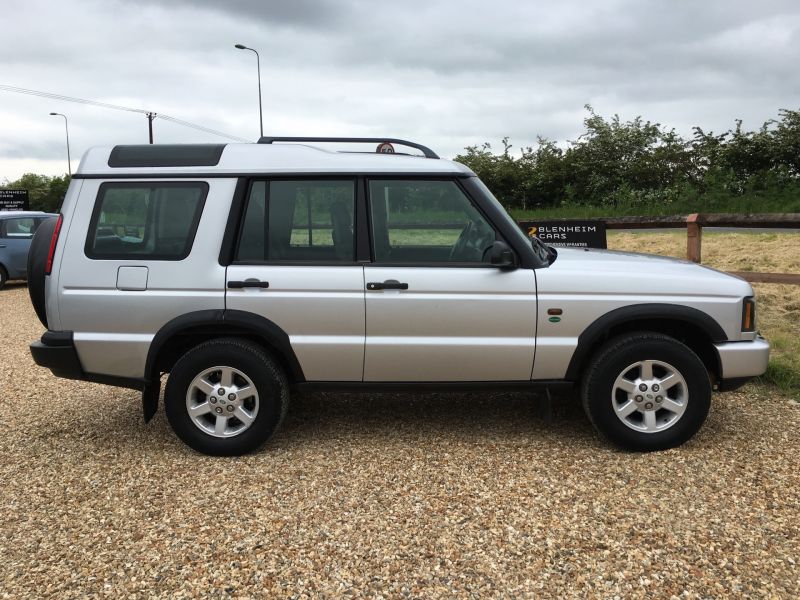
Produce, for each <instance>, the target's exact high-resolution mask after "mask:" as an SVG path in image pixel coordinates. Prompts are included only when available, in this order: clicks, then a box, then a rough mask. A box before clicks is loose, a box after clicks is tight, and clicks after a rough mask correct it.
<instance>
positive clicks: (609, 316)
mask: <svg viewBox="0 0 800 600" xmlns="http://www.w3.org/2000/svg"><path fill="white" fill-rule="evenodd" d="M644 319H666V320H671V321H683V322H684V323H687V324H689V325H692V326H694V327H697V328H698V329H700V330H701V331H702V332H703V333H704V334H705V335H706V336H708V338H709V339H710V341H711V342H712V343H713V342H724V341H727V339H728V336H727V335H726V334H725V330H724V329H722V327H721V326H720V324H719V323H717V321H716V320H714V319H713V318H712V317H711V316H709V315H708V314H706V313H704V312H703V311H701V310H698V309H696V308H692V307H690V306H681V305H679V304H655V303H652V304H633V305H630V306H622V307H620V308H616V309H614V310H612V311H610V312H607V313H606V314H604V315H602V316H601V317H599V318H598V319H597V320H595V321H594V322H593V323H592V324H591V325H589V326H588V327H587V328H586V329H584V330H583V333H581V334H580V335H579V336H578V345H577V346H576V348H575V352H574V353H573V355H572V359H571V360H570V362H569V366H568V367H567V373H566V375H565V379H567V380H568V381H577V380H578V379H580V375H581V369H582V367H583V365H584V363H585V361H586V359H588V358H589V354H590V353H591V352H592V351H593V350H594V348H595V347H596V345H597V342H599V341H601V340H603V338H604V337H605V336H606V334H607V333H608V332H609V330H611V329H612V328H613V327H616V326H618V325H623V324H625V323H628V322H630V321H640V320H644Z"/></svg>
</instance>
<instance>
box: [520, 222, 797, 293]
mask: <svg viewBox="0 0 800 600" xmlns="http://www.w3.org/2000/svg"><path fill="white" fill-rule="evenodd" d="M542 220H547V221H551V222H553V221H555V222H558V221H563V222H564V223H568V222H569V221H570V219H542ZM592 220H594V221H601V222H603V223H605V225H606V229H675V228H681V229H683V228H684V227H685V228H686V258H687V259H688V260H691V261H693V262H696V263H699V262H701V260H702V247H703V227H735V228H769V229H800V213H782V214H750V215H740V214H724V213H723V214H702V213H695V214H692V215H686V216H680V215H676V216H670V217H605V218H595V219H592ZM518 223H519V225H520V227H522V228H523V230H525V231H527V230H528V228H529V227H532V226H534V225H536V223H537V221H535V220H524V221H518ZM732 274H733V275H738V276H739V277H742V278H743V279H746V280H747V281H750V282H752V283H789V284H794V285H800V274H796V273H755V272H751V271H733V272H732Z"/></svg>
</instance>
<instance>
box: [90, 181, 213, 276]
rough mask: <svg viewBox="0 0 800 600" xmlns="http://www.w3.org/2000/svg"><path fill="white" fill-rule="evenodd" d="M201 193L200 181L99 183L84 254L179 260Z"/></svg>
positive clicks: (192, 231) (191, 234)
mask: <svg viewBox="0 0 800 600" xmlns="http://www.w3.org/2000/svg"><path fill="white" fill-rule="evenodd" d="M207 194H208V184H206V183H203V182H158V183H154V182H147V183H130V182H126V183H103V184H101V186H100V191H99V193H98V195H97V202H96V204H95V208H94V213H93V214H92V221H91V224H90V225H89V235H88V237H87V238H86V249H85V250H86V256H88V257H89V258H97V259H133V258H147V259H150V260H183V259H184V258H186V257H187V256H189V252H190V251H191V249H192V243H193V242H194V236H195V233H196V231H197V225H198V223H199V222H200V215H201V213H202V211H203V204H204V202H205V198H206V195H207Z"/></svg>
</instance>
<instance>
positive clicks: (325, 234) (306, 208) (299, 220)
mask: <svg viewBox="0 0 800 600" xmlns="http://www.w3.org/2000/svg"><path fill="white" fill-rule="evenodd" d="M354 211H355V182H354V181H352V180H340V181H336V180H332V181H325V180H316V179H314V180H296V181H285V180H274V181H256V182H254V183H253V185H252V186H251V188H250V196H249V198H248V201H247V210H246V211H245V215H244V221H243V222H242V228H241V235H240V239H239V246H238V249H237V253H236V260H237V261H241V262H262V261H300V262H353V261H354V260H355V233H354V231H353V214H354Z"/></svg>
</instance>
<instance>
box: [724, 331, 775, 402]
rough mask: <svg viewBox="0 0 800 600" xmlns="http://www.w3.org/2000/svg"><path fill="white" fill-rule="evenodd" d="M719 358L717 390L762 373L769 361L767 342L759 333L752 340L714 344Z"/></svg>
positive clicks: (738, 383) (734, 387) (735, 384)
mask: <svg viewBox="0 0 800 600" xmlns="http://www.w3.org/2000/svg"><path fill="white" fill-rule="evenodd" d="M714 347H715V348H716V350H717V356H718V358H719V367H720V372H719V379H720V381H719V390H720V391H730V390H734V389H736V388H739V387H741V386H742V385H744V384H745V383H747V382H748V381H749V380H750V379H752V378H753V377H757V376H758V375H763V374H764V373H765V372H766V370H767V364H768V363H769V342H768V341H767V340H765V339H764V338H763V337H761V336H760V335H759V336H757V337H756V339H754V340H752V341H746V342H723V343H721V344H714Z"/></svg>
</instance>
